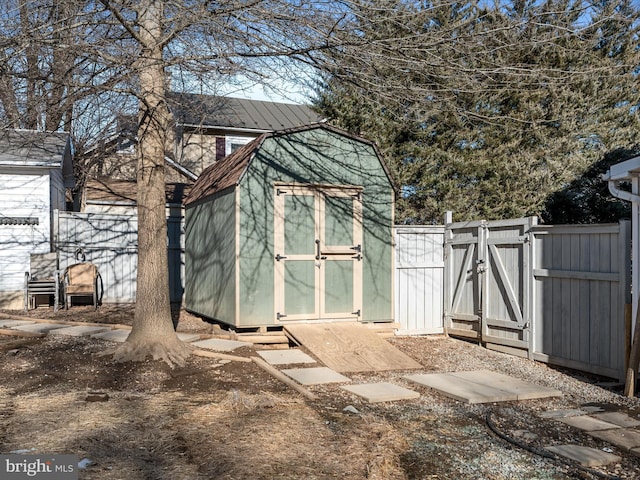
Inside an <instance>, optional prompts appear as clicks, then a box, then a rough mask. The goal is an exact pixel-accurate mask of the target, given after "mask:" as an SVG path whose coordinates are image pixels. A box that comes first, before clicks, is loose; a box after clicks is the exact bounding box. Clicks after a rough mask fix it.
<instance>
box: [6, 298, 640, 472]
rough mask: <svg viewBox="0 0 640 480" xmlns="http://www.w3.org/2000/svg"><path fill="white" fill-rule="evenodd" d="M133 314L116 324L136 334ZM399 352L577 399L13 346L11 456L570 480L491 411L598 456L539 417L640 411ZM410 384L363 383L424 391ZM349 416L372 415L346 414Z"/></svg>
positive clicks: (441, 358)
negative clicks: (465, 399) (379, 396)
mask: <svg viewBox="0 0 640 480" xmlns="http://www.w3.org/2000/svg"><path fill="white" fill-rule="evenodd" d="M77 311H78V310H76V312H77ZM88 313H91V312H88ZM103 313H105V312H103ZM126 314H130V311H128V313H127V312H124V313H122V312H120V313H118V314H117V315H116V316H115V318H116V319H117V320H118V322H121V323H122V322H123V320H126V318H125V317H126ZM91 315H93V313H91ZM77 320H82V318H77ZM191 321H193V320H191ZM187 324H188V323H187ZM199 328H200V327H198V326H197V325H196V329H199ZM391 341H392V343H394V344H396V345H397V346H398V347H399V348H400V349H401V350H403V351H404V352H405V353H407V354H409V355H411V356H412V357H413V358H415V359H416V360H417V361H419V362H420V363H421V364H422V365H423V366H424V371H425V372H429V371H452V370H469V369H472V368H491V369H493V370H496V371H500V372H503V373H506V374H510V375H513V376H516V377H519V378H522V379H525V380H528V381H532V382H535V383H539V384H542V385H549V386H555V387H556V388H560V389H561V390H562V391H563V392H565V396H564V397H563V398H557V399H551V400H540V401H531V402H518V403H510V404H506V405H500V406H496V405H487V406H484V405H478V406H469V405H465V404H462V403H460V402H456V401H454V400H451V399H448V398H445V397H443V396H441V395H439V394H437V393H435V392H433V391H430V390H428V389H421V390H420V393H421V396H420V398H419V399H416V400H411V401H403V402H386V403H382V404H368V403H366V402H365V401H364V400H361V399H359V398H356V397H354V396H353V395H351V394H350V393H348V392H346V391H345V390H343V389H341V388H340V386H339V385H331V384H328V385H321V386H314V387H310V389H311V390H312V391H313V393H314V394H316V395H317V396H318V398H319V400H317V401H309V400H307V399H305V398H304V397H302V396H301V395H299V394H298V393H296V392H295V391H293V390H292V389H290V388H289V387H287V386H286V385H284V384H283V383H282V382H280V381H278V380H276V379H274V378H273V377H271V376H270V375H269V374H267V373H266V372H264V371H263V370H261V369H260V368H258V367H257V366H256V365H255V364H253V363H251V362H249V363H241V362H228V363H227V362H223V361H219V360H215V359H208V358H200V357H190V358H189V359H188V360H187V364H186V365H185V367H184V368H181V369H170V368H168V367H167V366H166V365H165V364H164V363H162V362H153V361H146V362H141V363H136V364H126V363H125V364H117V363H114V362H112V360H111V359H110V357H101V356H99V354H100V353H101V352H103V351H105V350H106V349H108V348H112V347H113V344H107V343H100V342H98V341H96V340H89V339H82V338H63V337H58V338H54V337H53V336H50V337H45V338H43V339H35V340H34V339H25V340H24V341H15V340H14V339H11V342H10V343H8V342H5V343H3V342H2V339H1V338H0V353H2V355H3V362H0V378H2V379H3V381H2V382H1V383H0V449H1V451H2V452H3V453H6V452H9V451H13V450H28V451H33V452H34V453H52V454H55V453H61V454H62V453H65V454H69V453H72V454H75V455H78V456H79V457H80V458H88V459H89V460H91V461H92V464H91V465H90V466H89V467H88V468H86V469H84V470H82V471H81V473H80V479H82V480H85V479H96V480H97V479H100V480H116V479H123V480H137V479H140V480H143V479H144V480H164V479H166V480H208V479H223V480H224V479H229V480H231V479H238V480H244V479H257V480H261V479H265V480H266V479H269V480H271V479H276V478H277V479H301V478H304V479H333V478H336V479H352V480H356V479H358V480H359V479H371V480H374V479H375V480H396V479H397V480H405V479H422V478H456V479H460V480H465V479H479V478H482V479H490V480H502V479H504V480H523V479H527V480H529V479H532V478H538V479H563V478H573V477H575V475H574V474H575V471H573V470H572V469H571V468H570V467H562V466H560V467H559V466H557V465H554V464H550V463H549V462H547V461H545V460H543V459H540V458H538V457H535V456H533V455H531V454H529V453H527V452H524V451H520V450H518V449H515V448H513V447H512V446H511V445H508V444H505V442H503V441H502V440H500V439H498V438H496V437H494V436H492V435H491V433H490V432H489V430H488V429H487V428H486V426H485V424H484V421H483V418H484V414H485V413H486V412H487V410H488V409H501V411H502V412H503V413H502V415H496V418H499V419H504V421H502V422H501V426H502V428H504V429H510V428H514V429H515V428H517V429H518V430H527V431H530V432H531V433H532V434H535V435H536V436H537V440H536V442H537V443H538V444H540V445H543V444H549V443H557V442H560V441H562V442H564V441H567V440H576V439H579V440H580V441H581V442H592V443H584V445H586V446H593V447H595V448H601V447H602V445H600V444H598V443H597V442H596V441H594V440H592V439H591V440H589V438H588V437H587V436H577V435H576V432H573V431H571V430H570V429H569V427H568V426H566V425H565V426H560V424H559V422H558V424H559V425H556V424H555V423H552V422H549V421H545V422H543V421H540V420H539V417H538V416H537V414H538V413H539V412H540V411H541V410H545V409H551V408H553V409H562V408H576V407H578V406H580V405H581V404H583V403H587V402H599V403H609V404H611V405H614V406H615V408H624V409H626V411H628V412H630V413H631V414H633V415H639V414H640V402H638V401H637V399H633V400H625V399H623V398H622V397H620V396H619V395H616V394H615V393H612V392H608V391H606V390H604V389H602V388H600V387H597V386H596V385H593V384H590V383H588V382H585V380H584V377H580V378H574V377H572V376H570V375H567V374H566V373H563V372H559V371H555V370H552V369H550V368H548V367H546V366H544V365H540V364H535V363H533V362H528V361H526V360H524V359H519V358H515V357H509V356H507V355H503V354H498V353H496V352H490V351H487V350H485V349H482V348H480V347H478V346H475V345H471V344H468V343H466V342H459V341H456V340H452V339H448V338H444V337H430V338H398V339H392V340H391ZM245 348H246V347H245ZM235 353H236V354H240V355H245V356H246V357H249V356H251V355H253V354H254V353H255V352H253V351H252V350H251V349H247V350H246V351H245V350H240V351H239V353H238V352H235ZM402 376H403V372H385V373H380V374H368V373H363V374H357V375H356V374H354V375H351V378H352V380H353V382H354V383H359V382H371V381H387V382H392V383H397V384H401V385H404V386H408V387H410V388H411V386H410V385H406V383H403V382H404V381H403V378H402ZM90 391H100V392H105V393H106V394H108V400H107V401H97V402H93V401H87V393H88V392H90ZM348 405H351V406H353V407H355V408H356V409H357V410H358V411H359V413H349V412H347V411H345V410H344V408H345V407H346V406H348ZM545 442H546V443H545ZM31 449H33V450H31ZM616 453H617V454H619V455H621V456H622V457H623V460H622V461H621V462H620V464H619V465H617V466H616V465H613V466H611V467H609V469H608V470H607V472H608V473H610V474H615V475H618V476H619V477H621V478H626V479H630V478H640V461H639V459H638V458H637V457H634V456H632V455H630V454H628V453H625V452H619V451H616Z"/></svg>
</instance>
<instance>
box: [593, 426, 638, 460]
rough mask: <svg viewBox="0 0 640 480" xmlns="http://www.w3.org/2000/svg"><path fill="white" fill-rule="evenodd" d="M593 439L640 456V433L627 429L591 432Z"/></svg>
mask: <svg viewBox="0 0 640 480" xmlns="http://www.w3.org/2000/svg"><path fill="white" fill-rule="evenodd" d="M589 435H591V436H592V437H596V438H599V439H600V440H604V441H605V442H609V443H611V444H612V445H615V446H616V447H618V448H620V449H622V450H626V451H628V452H633V453H635V454H636V455H640V432H638V431H637V430H630V429H627V428H616V429H614V430H599V431H593V432H589Z"/></svg>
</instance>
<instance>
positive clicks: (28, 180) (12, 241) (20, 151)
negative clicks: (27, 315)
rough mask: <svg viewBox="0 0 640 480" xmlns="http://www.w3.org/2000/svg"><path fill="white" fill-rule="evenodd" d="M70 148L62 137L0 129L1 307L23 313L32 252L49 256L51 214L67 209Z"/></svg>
mask: <svg viewBox="0 0 640 480" xmlns="http://www.w3.org/2000/svg"><path fill="white" fill-rule="evenodd" d="M72 155H73V149H72V144H71V140H70V137H69V135H68V134H67V133H62V132H37V131H31V130H0V244H1V245H2V249H1V250H0V271H1V272H2V275H0V306H1V307H2V308H22V305H23V294H24V273H25V272H27V271H29V258H30V254H32V253H48V252H51V251H52V245H51V241H52V224H53V212H54V210H56V209H57V210H66V199H67V196H66V194H67V191H68V189H70V188H71V187H73V183H74V182H73V165H72Z"/></svg>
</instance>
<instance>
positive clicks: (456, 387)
mask: <svg viewBox="0 0 640 480" xmlns="http://www.w3.org/2000/svg"><path fill="white" fill-rule="evenodd" d="M404 378H406V379H407V380H409V381H411V382H415V383H418V384H420V385H424V386H426V387H429V388H433V389H435V390H437V391H439V392H440V393H442V394H443V395H446V396H448V397H451V398H454V399H456V400H460V401H462V402H467V403H489V402H506V401H512V400H530V399H534V398H547V397H558V396H562V392H560V391H559V390H556V389H553V388H548V387H541V386H539V385H535V384H533V383H528V382H525V381H523V380H520V379H518V378H513V377H510V376H508V375H503V374H501V373H497V372H493V371H491V370H475V371H470V372H451V373H432V374H416V375H407V376H405V377H404Z"/></svg>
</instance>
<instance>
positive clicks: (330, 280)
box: [274, 185, 362, 322]
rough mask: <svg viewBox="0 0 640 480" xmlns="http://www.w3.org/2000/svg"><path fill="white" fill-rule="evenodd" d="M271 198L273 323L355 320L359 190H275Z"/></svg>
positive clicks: (359, 257)
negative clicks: (272, 202)
mask: <svg viewBox="0 0 640 480" xmlns="http://www.w3.org/2000/svg"><path fill="white" fill-rule="evenodd" d="M274 198H275V205H274V220H275V225H274V233H275V238H274V247H275V257H274V262H275V269H274V270H275V315H276V320H277V321H278V322H285V321H296V320H342V319H345V320H346V319H349V320H354V319H359V318H360V315H361V310H362V305H361V303H362V200H361V189H360V188H357V187H344V188H342V187H317V188H314V187H307V186H293V185H280V186H277V187H276V188H275V196H274Z"/></svg>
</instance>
